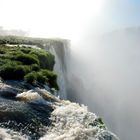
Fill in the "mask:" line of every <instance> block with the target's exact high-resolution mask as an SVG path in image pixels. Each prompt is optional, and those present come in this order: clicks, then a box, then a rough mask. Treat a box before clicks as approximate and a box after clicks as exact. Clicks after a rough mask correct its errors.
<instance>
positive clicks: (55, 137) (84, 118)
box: [40, 101, 117, 140]
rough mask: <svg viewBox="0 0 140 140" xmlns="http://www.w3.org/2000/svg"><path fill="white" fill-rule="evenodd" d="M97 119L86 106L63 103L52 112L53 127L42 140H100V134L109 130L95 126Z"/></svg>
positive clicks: (68, 102)
mask: <svg viewBox="0 0 140 140" xmlns="http://www.w3.org/2000/svg"><path fill="white" fill-rule="evenodd" d="M96 119H97V116H96V115H95V114H94V113H91V112H89V111H88V109H87V107H86V106H84V105H81V106H80V105H79V104H77V103H71V102H70V101H62V102H61V104H59V105H58V106H56V109H55V110H54V111H53V112H52V115H51V120H52V122H53V124H52V126H51V127H49V128H48V130H47V134H46V135H45V136H44V137H42V138H40V140H99V139H98V137H99V135H100V133H103V132H104V131H107V129H106V128H105V129H102V128H99V127H98V126H96V125H93V124H94V123H95V120H96ZM100 140H105V139H100ZM111 140H117V138H116V139H111Z"/></svg>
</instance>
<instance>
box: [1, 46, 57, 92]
mask: <svg viewBox="0 0 140 140" xmlns="http://www.w3.org/2000/svg"><path fill="white" fill-rule="evenodd" d="M54 63H55V62H54V56H53V55H52V54H51V53H49V52H47V51H45V50H42V49H33V48H27V47H20V46H19V45H16V46H0V77H2V78H3V79H4V80H25V81H27V82H28V83H33V82H34V81H37V82H39V83H42V84H44V83H45V82H46V81H48V82H49V84H50V87H53V88H55V89H58V85H57V82H56V80H57V75H56V74H55V73H54V72H53V71H52V70H53V66H54Z"/></svg>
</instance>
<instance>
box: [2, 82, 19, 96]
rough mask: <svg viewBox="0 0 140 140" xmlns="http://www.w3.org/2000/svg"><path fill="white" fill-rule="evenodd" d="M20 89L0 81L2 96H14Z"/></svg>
mask: <svg viewBox="0 0 140 140" xmlns="http://www.w3.org/2000/svg"><path fill="white" fill-rule="evenodd" d="M20 91H21V90H20V89H18V88H15V87H12V86H10V85H7V84H5V83H0V96H1V97H4V98H15V97H16V95H17V94H18V93H19V92H20Z"/></svg>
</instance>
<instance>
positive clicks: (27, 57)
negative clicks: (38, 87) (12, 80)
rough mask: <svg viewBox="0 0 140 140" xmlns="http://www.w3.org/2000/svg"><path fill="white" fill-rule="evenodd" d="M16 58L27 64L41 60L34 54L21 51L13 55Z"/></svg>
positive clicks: (37, 62)
mask: <svg viewBox="0 0 140 140" xmlns="http://www.w3.org/2000/svg"><path fill="white" fill-rule="evenodd" d="M13 59H14V60H16V61H20V62H22V63H23V64H25V65H31V64H38V65H39V60H38V59H37V58H35V57H34V56H32V55H29V54H22V53H19V54H17V55H16V56H14V57H13Z"/></svg>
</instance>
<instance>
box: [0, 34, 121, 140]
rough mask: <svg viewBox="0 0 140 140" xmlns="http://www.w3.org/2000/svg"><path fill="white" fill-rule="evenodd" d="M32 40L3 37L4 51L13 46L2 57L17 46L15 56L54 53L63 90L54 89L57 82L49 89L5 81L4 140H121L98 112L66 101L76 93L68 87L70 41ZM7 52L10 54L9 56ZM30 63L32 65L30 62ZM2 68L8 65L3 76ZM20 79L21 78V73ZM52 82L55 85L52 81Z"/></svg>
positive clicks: (1, 135)
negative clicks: (70, 94) (110, 129)
mask: <svg viewBox="0 0 140 140" xmlns="http://www.w3.org/2000/svg"><path fill="white" fill-rule="evenodd" d="M4 39H5V40H4ZM29 40H30V39H27V38H20V37H19V38H18V37H16V38H15V37H13V36H9V37H4V38H3V37H1V39H0V41H1V42H2V43H1V44H3V45H4V44H5V46H4V48H6V47H9V48H8V49H7V51H6V52H4V49H2V50H1V58H3V59H5V58H6V60H7V59H9V58H8V57H9V56H10V55H11V54H10V53H13V52H10V51H9V50H14V49H15V47H16V49H17V50H14V51H16V52H14V53H17V52H20V51H23V53H24V52H26V54H27V52H28V53H31V52H32V51H33V52H34V51H36V52H38V53H40V51H42V49H41V50H40V49H39V50H38V47H39V48H44V49H45V50H48V51H50V52H51V53H53V54H54V55H55V67H54V69H55V71H56V72H57V74H58V85H59V88H60V91H59V92H58V93H56V92H57V91H56V90H55V89H53V88H52V87H53V85H55V84H53V83H50V84H51V87H50V86H49V87H46V85H42V84H41V83H31V84H30V83H28V84H27V83H26V82H24V81H22V80H18V81H17V80H12V78H15V77H14V75H13V77H12V78H11V79H10V80H8V79H7V80H4V81H3V80H2V81H1V84H0V85H1V90H0V96H1V97H0V100H1V106H0V112H1V113H0V117H1V119H0V121H1V122H0V127H1V128H0V138H1V139H13V140H14V139H19V140H22V139H27V140H30V139H31V140H35V139H40V140H62V139H63V140H76V139H78V140H81V139H83V140H94V139H95V140H118V138H117V137H116V136H115V135H114V134H113V133H111V132H109V131H108V129H107V127H106V126H105V124H104V123H103V121H102V119H101V118H99V117H98V116H97V115H95V114H94V113H91V112H89V111H88V109H87V107H85V106H84V105H79V104H77V103H74V102H70V101H67V100H63V99H69V97H68V96H69V95H68V93H70V92H72V91H70V86H69V87H68V85H67V83H70V79H69V70H70V69H69V67H67V64H68V61H69V59H68V57H69V56H70V54H69V43H68V42H67V41H66V40H49V39H48V40H45V41H41V39H35V40H34V39H33V40H34V41H33V40H32V39H31V40H30V43H29V42H28V41H29ZM4 41H6V43H4ZM15 42H16V43H15ZM17 42H18V43H17ZM23 42H24V43H23ZM27 42H28V43H27ZM33 42H34V43H33ZM37 42H38V43H37ZM40 43H41V44H40ZM28 45H29V46H28ZM23 46H24V48H23ZM36 47H37V48H36ZM1 48H2V47H1ZM22 48H23V49H24V50H23V49H22ZM32 49H33V50H32ZM45 50H44V51H45ZM5 53H6V55H5ZM7 53H9V56H8V55H7ZM20 53H21V52H20ZM21 54H22V53H21ZM21 54H20V55H21ZM31 54H32V53H31ZM22 55H23V54H22ZM43 55H44V54H43ZM15 56H16V55H15ZM15 56H12V57H11V56H10V59H11V60H12V59H13V58H14V60H18V61H19V60H20V59H19V58H20V57H19V56H18V59H17V57H15ZM33 57H34V56H33ZM15 58H16V59H15ZM35 58H36V57H35ZM69 58H70V57H69ZM24 59H25V58H23V59H22V62H24V63H25V61H23V60H24ZM26 59H27V58H26ZM28 59H29V58H28ZM50 60H51V59H50ZM50 60H49V61H50ZM1 61H2V60H1ZM20 61H21V60H20ZM2 62H3V61H2ZM27 62H28V63H29V61H26V63H27ZM33 62H36V61H33ZM44 62H45V60H44ZM52 62H53V61H52ZM8 63H9V62H8ZM10 63H11V62H10ZM14 63H15V62H14ZM14 63H11V64H10V65H13V64H14ZM16 63H17V62H16ZM26 63H25V64H26ZM49 63H50V62H49ZM25 64H24V65H23V66H24V67H25ZM2 65H5V64H2ZM8 65H9V64H8ZM14 65H15V64H14ZM14 65H13V66H14ZM18 65H19V66H20V65H21V63H19V62H18ZM26 65H27V64H26ZM19 66H18V67H19ZM47 66H48V65H47ZM50 66H51V65H50ZM2 67H4V66H1V69H0V71H1V72H0V73H1V74H2V70H3V69H2ZM15 67H16V66H15ZM4 68H5V67H4ZM51 69H52V68H51V67H50V70H51ZM14 72H15V70H14ZM37 72H38V70H37ZM39 72H40V71H39ZM7 74H8V72H7ZM42 74H43V73H42ZM1 76H3V75H1ZM17 76H21V75H20V74H19V75H17ZM33 76H34V75H33ZM44 76H45V75H44ZM3 78H4V77H3ZM48 78H49V77H48ZM11 80H12V81H11ZM25 80H26V78H25ZM37 80H38V79H37ZM48 80H49V81H50V82H51V79H48ZM32 82H34V80H33V81H32ZM55 88H56V87H55ZM71 88H72V87H71ZM56 89H57V88H56ZM61 93H62V94H61ZM53 94H54V95H53ZM55 95H56V96H55ZM57 96H58V97H59V98H58V97H57Z"/></svg>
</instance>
